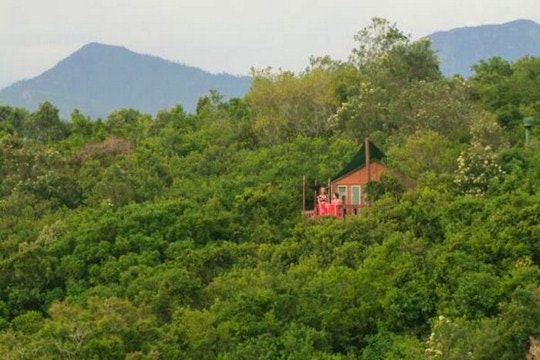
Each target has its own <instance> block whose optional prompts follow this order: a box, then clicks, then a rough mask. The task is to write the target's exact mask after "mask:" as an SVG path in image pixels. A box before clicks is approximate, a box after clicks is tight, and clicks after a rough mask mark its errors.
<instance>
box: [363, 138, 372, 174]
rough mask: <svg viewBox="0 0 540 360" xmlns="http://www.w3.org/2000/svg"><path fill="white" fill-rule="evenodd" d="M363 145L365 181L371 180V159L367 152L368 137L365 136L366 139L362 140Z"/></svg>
mask: <svg viewBox="0 0 540 360" xmlns="http://www.w3.org/2000/svg"><path fill="white" fill-rule="evenodd" d="M364 147H365V153H366V170H367V181H368V182H370V181H371V166H370V165H371V164H370V163H371V159H370V154H369V137H367V136H366V139H365V140H364Z"/></svg>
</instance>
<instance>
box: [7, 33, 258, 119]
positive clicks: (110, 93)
mask: <svg viewBox="0 0 540 360" xmlns="http://www.w3.org/2000/svg"><path fill="white" fill-rule="evenodd" d="M249 85H250V79H249V78H248V77H238V76H232V75H228V74H210V73H208V72H205V71H203V70H201V69H197V68H194V67H190V66H186V65H182V64H178V63H174V62H171V61H167V60H163V59H161V58H158V57H155V56H148V55H141V54H138V53H135V52H133V51H130V50H128V49H126V48H124V47H119V46H110V45H104V44H99V43H90V44H87V45H85V46H83V47H82V48H81V49H79V50H77V51H76V52H75V53H73V54H71V55H70V56H68V57H67V58H65V59H63V60H62V61H60V62H59V63H58V64H56V65H55V66H54V67H53V68H51V69H50V70H47V71H45V72H44V73H43V74H41V75H39V76H37V77H35V78H33V79H29V80H24V81H20V82H17V83H15V84H13V85H11V86H8V87H7V88H4V89H3V90H2V91H0V103H3V104H9V105H14V106H21V107H25V108H27V109H36V108H37V106H38V104H40V103H42V102H44V101H51V102H53V103H54V104H55V105H56V106H58V107H59V109H60V112H61V115H62V116H63V117H68V116H69V114H70V113H71V111H73V109H75V108H77V109H79V110H80V111H81V112H83V113H85V114H87V115H89V116H91V117H93V118H98V117H105V116H106V115H107V114H108V113H110V112H111V111H112V110H114V109H117V108H125V107H129V108H136V109H139V110H140V111H142V112H148V113H152V114H155V113H156V112H157V111H158V110H160V109H166V108H169V107H171V106H172V105H175V104H181V105H182V106H184V108H185V109H186V110H187V111H193V110H194V109H195V106H196V104H197V99H198V98H199V97H201V96H203V95H206V94H208V92H209V90H211V89H215V90H217V91H219V92H220V93H221V94H222V95H224V96H226V97H236V96H242V95H243V94H245V92H246V91H247V90H248V88H249Z"/></svg>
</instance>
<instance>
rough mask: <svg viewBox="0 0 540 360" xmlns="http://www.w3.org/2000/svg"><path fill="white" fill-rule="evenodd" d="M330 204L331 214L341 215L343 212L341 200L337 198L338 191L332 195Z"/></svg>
mask: <svg viewBox="0 0 540 360" xmlns="http://www.w3.org/2000/svg"><path fill="white" fill-rule="evenodd" d="M330 204H331V205H332V215H335V216H337V217H341V216H342V213H343V200H341V199H340V198H339V194H338V193H334V194H333V195H332V202H331V203H330Z"/></svg>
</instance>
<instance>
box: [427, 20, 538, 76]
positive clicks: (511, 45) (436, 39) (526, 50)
mask: <svg viewBox="0 0 540 360" xmlns="http://www.w3.org/2000/svg"><path fill="white" fill-rule="evenodd" d="M428 37H429V38H430V39H431V42H432V46H433V48H434V49H435V50H436V51H437V54H438V56H439V58H440V60H441V71H442V72H443V74H445V75H447V76H451V75H454V74H461V75H463V76H468V75H470V74H471V72H472V70H471V66H472V65H473V64H475V63H476V62H478V61H479V60H482V59H488V58H491V57H493V56H500V57H502V58H503V59H506V60H509V61H513V60H515V59H517V58H520V57H523V56H526V55H532V56H539V55H540V25H539V24H537V23H536V22H534V21H531V20H515V21H512V22H509V23H505V24H500V25H483V26H476V27H465V28H458V29H453V30H450V31H441V32H436V33H434V34H432V35H429V36H428Z"/></svg>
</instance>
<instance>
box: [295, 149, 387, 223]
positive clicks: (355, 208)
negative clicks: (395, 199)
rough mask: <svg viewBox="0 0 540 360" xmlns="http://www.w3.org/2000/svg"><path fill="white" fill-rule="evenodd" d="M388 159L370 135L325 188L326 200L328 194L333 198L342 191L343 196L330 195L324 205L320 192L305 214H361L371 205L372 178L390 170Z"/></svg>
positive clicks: (379, 176)
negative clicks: (386, 159)
mask: <svg viewBox="0 0 540 360" xmlns="http://www.w3.org/2000/svg"><path fill="white" fill-rule="evenodd" d="M384 159H385V155H384V153H383V152H382V151H381V150H380V149H379V148H378V147H377V146H375V144H373V142H371V140H369V138H366V139H365V140H364V144H363V145H362V147H361V148H360V150H359V151H358V152H357V153H356V154H355V155H354V156H353V158H352V159H351V161H349V163H348V164H347V165H345V167H344V168H343V169H341V171H339V172H338V173H337V174H336V175H335V176H334V177H333V178H332V179H330V180H329V182H328V186H327V187H324V188H321V189H324V190H322V192H323V193H324V196H325V197H324V198H323V200H324V199H326V197H327V196H328V197H330V198H332V195H333V194H334V193H337V194H338V197H339V199H338V200H336V199H334V200H330V199H326V201H322V205H321V201H319V199H320V193H319V194H318V195H315V200H314V203H315V204H314V209H313V210H306V209H305V205H304V211H303V213H304V215H305V216H307V217H312V218H313V217H319V216H327V215H328V216H334V217H337V218H343V217H344V216H349V215H358V214H360V213H361V211H362V209H363V208H365V207H367V206H369V204H368V201H367V196H366V195H367V193H366V187H367V184H368V182H370V181H380V179H381V175H382V174H383V173H384V172H386V171H388V168H387V166H386V165H385V164H384ZM304 182H305V181H304ZM304 189H305V184H304ZM304 192H305V190H304ZM304 204H305V195H304Z"/></svg>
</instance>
